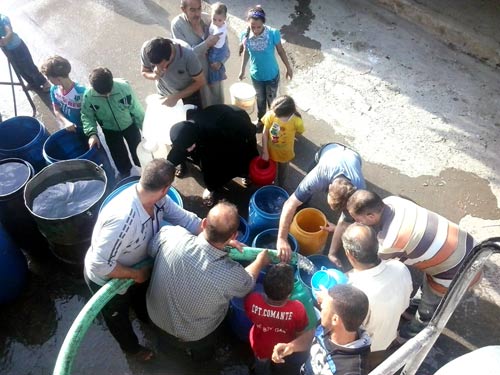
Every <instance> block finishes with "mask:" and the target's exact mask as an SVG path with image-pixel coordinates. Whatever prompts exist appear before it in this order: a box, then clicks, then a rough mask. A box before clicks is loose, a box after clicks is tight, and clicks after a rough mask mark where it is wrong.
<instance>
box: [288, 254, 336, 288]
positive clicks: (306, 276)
mask: <svg viewBox="0 0 500 375" xmlns="http://www.w3.org/2000/svg"><path fill="white" fill-rule="evenodd" d="M307 259H309V260H310V261H311V262H312V263H313V264H314V266H315V267H316V269H318V270H320V269H321V267H325V268H334V269H338V267H337V266H336V265H335V264H333V263H332V262H331V261H330V259H328V257H327V256H326V255H322V254H314V255H309V256H308V257H307ZM298 275H299V279H300V281H302V283H303V284H304V285H305V287H306V288H307V289H309V291H310V292H311V293H312V291H311V278H312V277H313V275H314V272H312V273H307V272H306V271H304V270H303V269H300V268H299V269H298Z"/></svg>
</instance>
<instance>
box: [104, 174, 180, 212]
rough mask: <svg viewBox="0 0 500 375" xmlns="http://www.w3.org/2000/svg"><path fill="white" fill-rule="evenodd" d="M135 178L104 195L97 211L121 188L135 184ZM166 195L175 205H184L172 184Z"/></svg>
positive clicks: (119, 191)
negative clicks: (104, 197)
mask: <svg viewBox="0 0 500 375" xmlns="http://www.w3.org/2000/svg"><path fill="white" fill-rule="evenodd" d="M133 177H135V176H133ZM127 178H132V177H127ZM137 180H138V178H137V179H136V180H134V181H130V182H127V183H125V184H123V185H120V186H118V187H117V188H116V189H115V190H113V191H112V192H111V194H109V195H108V196H107V197H106V199H105V200H104V201H103V202H102V204H101V207H100V208H99V212H101V211H102V209H103V207H104V206H105V205H107V204H108V203H109V201H110V200H111V199H113V198H114V197H116V196H117V195H118V194H120V193H121V192H122V191H123V190H125V189H127V188H129V187H130V186H132V185H135V184H137ZM167 196H169V197H170V199H172V200H173V201H174V203H175V204H176V205H178V206H179V207H184V203H183V202H182V197H181V195H180V194H179V192H178V191H177V190H176V189H175V188H174V187H173V186H170V188H169V189H168V192H167Z"/></svg>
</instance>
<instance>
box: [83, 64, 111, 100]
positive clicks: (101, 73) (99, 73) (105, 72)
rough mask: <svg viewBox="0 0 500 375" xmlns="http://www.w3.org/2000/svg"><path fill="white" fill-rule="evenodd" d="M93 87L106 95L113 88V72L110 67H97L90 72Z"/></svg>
mask: <svg viewBox="0 0 500 375" xmlns="http://www.w3.org/2000/svg"><path fill="white" fill-rule="evenodd" d="M89 81H90V85H91V86H92V88H93V89H94V90H95V91H97V92H98V93H99V94H101V95H106V94H109V93H110V92H111V90H113V73H111V70H109V69H108V68H102V67H99V68H95V69H94V70H92V72H91V73H90V74H89Z"/></svg>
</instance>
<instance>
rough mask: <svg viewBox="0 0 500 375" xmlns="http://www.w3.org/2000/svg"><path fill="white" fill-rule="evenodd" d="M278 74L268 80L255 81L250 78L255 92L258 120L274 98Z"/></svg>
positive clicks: (278, 81) (276, 90) (276, 91)
mask: <svg viewBox="0 0 500 375" xmlns="http://www.w3.org/2000/svg"><path fill="white" fill-rule="evenodd" d="M279 83H280V75H279V73H278V75H277V76H276V78H274V79H272V80H270V81H257V80H255V79H253V78H252V84H253V87H254V89H255V91H256V93H257V118H258V119H259V120H260V119H261V118H262V116H264V115H265V114H266V112H267V107H268V106H269V107H270V106H271V103H272V102H273V100H274V99H276V95H277V94H278V85H279Z"/></svg>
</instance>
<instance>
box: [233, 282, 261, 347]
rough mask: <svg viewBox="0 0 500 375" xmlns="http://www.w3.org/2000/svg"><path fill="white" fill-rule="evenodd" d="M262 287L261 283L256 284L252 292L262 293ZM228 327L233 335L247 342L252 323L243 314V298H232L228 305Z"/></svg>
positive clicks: (244, 313)
mask: <svg viewBox="0 0 500 375" xmlns="http://www.w3.org/2000/svg"><path fill="white" fill-rule="evenodd" d="M263 291H264V287H263V286H262V284H261V283H256V284H255V288H254V292H259V293H262V292H263ZM229 306H230V311H229V326H230V327H231V330H232V331H233V333H234V334H235V335H236V337H238V338H239V339H240V340H241V341H246V342H248V341H249V337H248V334H249V333H250V328H252V322H251V321H250V319H249V318H248V315H247V313H246V312H245V298H236V297H235V298H233V299H231V302H230V304H229Z"/></svg>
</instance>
